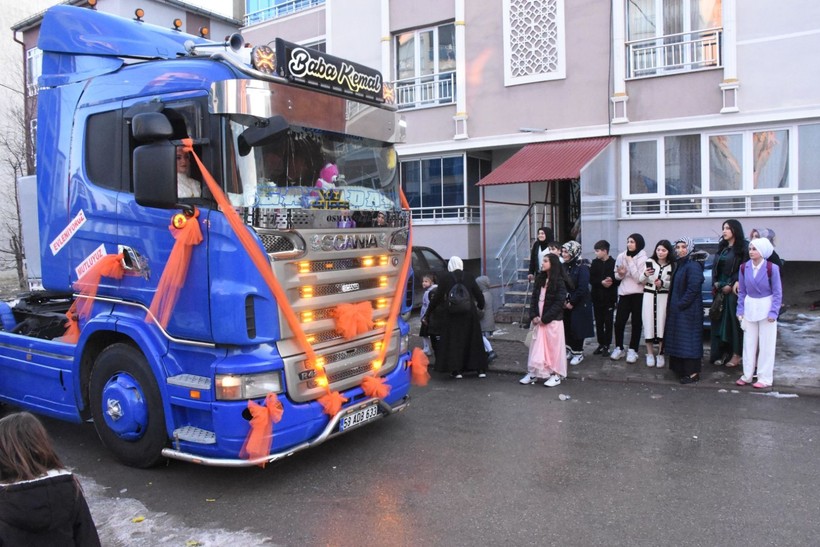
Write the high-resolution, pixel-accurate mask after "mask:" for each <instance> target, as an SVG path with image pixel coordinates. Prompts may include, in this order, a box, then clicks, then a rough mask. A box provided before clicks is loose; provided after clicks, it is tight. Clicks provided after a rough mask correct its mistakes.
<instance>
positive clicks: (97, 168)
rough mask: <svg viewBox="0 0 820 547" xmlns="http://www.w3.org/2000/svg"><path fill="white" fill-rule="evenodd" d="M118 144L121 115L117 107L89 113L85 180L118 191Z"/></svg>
mask: <svg viewBox="0 0 820 547" xmlns="http://www.w3.org/2000/svg"><path fill="white" fill-rule="evenodd" d="M121 147H122V118H121V113H120V111H119V110H112V111H110V112H101V113H99V114H93V115H91V116H89V117H88V121H87V122H86V125H85V170H86V174H87V175H88V180H90V181H91V182H93V183H94V184H96V185H98V186H102V187H104V188H111V189H113V190H119V189H120V184H121V165H122V148H121ZM103 151H105V152H104V153H103Z"/></svg>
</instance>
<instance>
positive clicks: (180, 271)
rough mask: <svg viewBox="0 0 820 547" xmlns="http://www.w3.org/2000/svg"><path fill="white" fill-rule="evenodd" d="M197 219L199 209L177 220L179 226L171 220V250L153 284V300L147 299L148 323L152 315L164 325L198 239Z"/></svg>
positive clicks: (186, 272) (168, 317) (199, 238)
mask: <svg viewBox="0 0 820 547" xmlns="http://www.w3.org/2000/svg"><path fill="white" fill-rule="evenodd" d="M180 218H181V217H180ZM197 218H199V211H198V210H194V216H193V217H190V218H187V219H185V221H184V222H182V223H180V224H181V226H179V227H176V226H174V224H173V223H172V224H171V226H169V227H168V229H169V230H171V235H173V236H174V239H176V243H174V248H173V249H171V255H170V256H169V257H168V262H167V263H166V264H165V269H164V270H163V271H162V277H161V278H160V280H159V284H158V285H157V292H156V293H154V299H153V300H152V301H151V308H150V309H151V313H150V314H149V315H148V316H146V318H145V320H146V321H147V322H149V323H150V322H151V320H152V317H155V318H156V319H157V321H159V324H160V325H162V327H163V328H165V327H166V326H168V321H169V320H170V319H171V313H173V311H174V305H175V304H176V302H177V298H179V292H180V291H181V290H182V286H183V285H184V284H185V278H186V276H187V275H188V266H189V265H190V263H191V254H192V253H193V250H194V246H195V245H199V244H200V243H201V242H202V230H200V228H199V221H198V220H197Z"/></svg>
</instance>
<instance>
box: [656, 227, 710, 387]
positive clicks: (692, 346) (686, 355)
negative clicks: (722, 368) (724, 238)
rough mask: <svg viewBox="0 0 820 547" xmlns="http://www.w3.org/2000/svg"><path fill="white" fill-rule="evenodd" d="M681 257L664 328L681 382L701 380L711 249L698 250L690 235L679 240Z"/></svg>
mask: <svg viewBox="0 0 820 547" xmlns="http://www.w3.org/2000/svg"><path fill="white" fill-rule="evenodd" d="M675 254H676V255H677V261H676V263H675V270H674V271H673V272H672V281H671V286H670V288H669V300H668V301H667V307H666V326H665V328H664V342H663V347H664V353H665V354H666V356H667V358H668V359H669V368H670V369H671V370H672V371H673V372H674V373H675V374H677V375H678V378H679V379H680V383H682V384H691V383H694V382H697V381H698V380H700V370H701V361H702V360H703V294H702V293H701V288H702V285H703V262H704V261H705V260H706V257H708V256H709V254H708V253H706V252H704V251H696V250H695V245H694V243H692V240H691V239H690V238H688V237H681V238H679V239H677V240H676V241H675Z"/></svg>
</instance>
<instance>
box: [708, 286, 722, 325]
mask: <svg viewBox="0 0 820 547" xmlns="http://www.w3.org/2000/svg"><path fill="white" fill-rule="evenodd" d="M724 298H725V297H724V294H723V291H718V292H717V293H716V294H715V298H714V300H712V307H710V308H709V319H710V320H711V321H712V322H713V323H717V322H718V321H720V318H721V316H722V315H723V305H724Z"/></svg>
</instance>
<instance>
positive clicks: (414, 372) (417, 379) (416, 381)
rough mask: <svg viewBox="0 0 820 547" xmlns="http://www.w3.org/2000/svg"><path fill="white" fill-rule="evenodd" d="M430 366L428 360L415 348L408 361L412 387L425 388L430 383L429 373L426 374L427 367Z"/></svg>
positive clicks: (419, 349)
mask: <svg viewBox="0 0 820 547" xmlns="http://www.w3.org/2000/svg"><path fill="white" fill-rule="evenodd" d="M429 365H430V360H429V359H428V358H427V356H426V355H425V354H424V352H423V351H422V350H421V348H416V349H414V350H413V356H412V357H411V359H410V367H411V370H410V381H411V382H412V383H413V385H414V386H426V385H427V382H429V381H430V373H429V372H427V367H428V366H429Z"/></svg>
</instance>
